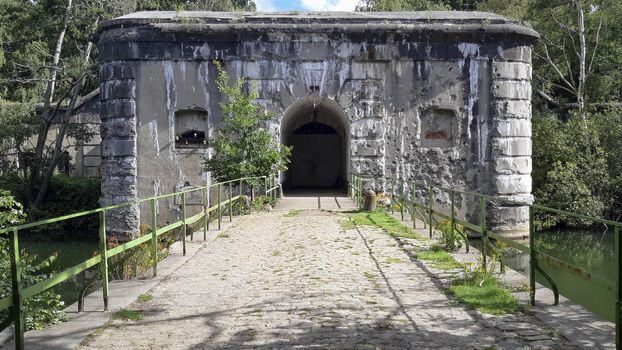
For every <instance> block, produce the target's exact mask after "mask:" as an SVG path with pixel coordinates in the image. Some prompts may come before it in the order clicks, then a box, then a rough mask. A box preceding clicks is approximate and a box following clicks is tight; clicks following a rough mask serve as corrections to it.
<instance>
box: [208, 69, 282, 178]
mask: <svg viewBox="0 0 622 350" xmlns="http://www.w3.org/2000/svg"><path fill="white" fill-rule="evenodd" d="M215 64H216V67H217V68H218V80H217V81H216V84H217V86H218V90H219V91H220V93H221V94H222V95H223V102H221V104H220V106H221V108H222V113H223V118H222V124H221V125H219V127H218V130H217V131H216V135H215V137H214V139H213V141H211V147H213V149H214V155H213V156H212V157H211V159H206V161H205V164H206V168H207V170H208V171H211V172H212V176H213V178H215V179H216V180H217V181H227V180H230V179H237V178H243V177H255V176H265V175H268V174H274V173H275V172H278V171H283V170H286V169H287V164H288V163H289V156H290V154H291V147H287V146H284V145H281V144H279V142H278V141H277V140H276V138H275V137H274V136H273V135H272V134H270V132H269V131H268V127H267V123H268V121H270V120H271V119H272V116H271V115H270V114H268V113H264V112H263V111H262V110H261V109H260V106H258V105H256V104H255V103H254V100H255V99H256V98H257V94H256V92H255V91H253V89H250V90H251V91H250V92H248V93H247V92H246V91H244V81H243V80H241V79H240V80H236V81H234V82H230V79H229V76H228V75H227V73H226V72H225V70H224V69H223V67H222V66H221V65H220V63H219V62H215ZM251 185H252V184H251Z"/></svg>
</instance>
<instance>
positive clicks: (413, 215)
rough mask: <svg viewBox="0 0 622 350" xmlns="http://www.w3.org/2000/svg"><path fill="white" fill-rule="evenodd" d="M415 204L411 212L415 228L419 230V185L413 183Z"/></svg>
mask: <svg viewBox="0 0 622 350" xmlns="http://www.w3.org/2000/svg"><path fill="white" fill-rule="evenodd" d="M412 197H413V204H412V211H411V212H410V215H411V219H412V220H413V228H417V185H416V184H415V182H414V181H413V190H412Z"/></svg>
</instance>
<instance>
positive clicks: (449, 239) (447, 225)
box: [436, 220, 464, 252]
mask: <svg viewBox="0 0 622 350" xmlns="http://www.w3.org/2000/svg"><path fill="white" fill-rule="evenodd" d="M436 229H437V230H438V231H439V232H440V233H441V245H442V247H443V249H445V250H447V251H450V252H455V251H457V250H458V249H460V248H462V244H463V242H464V238H462V236H461V235H460V234H459V233H458V232H457V230H462V232H464V226H462V225H459V224H456V230H453V229H452V228H451V221H450V220H444V221H442V222H440V223H439V224H438V225H436Z"/></svg>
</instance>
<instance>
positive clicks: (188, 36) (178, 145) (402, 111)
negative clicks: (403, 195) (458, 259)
mask: <svg viewBox="0 0 622 350" xmlns="http://www.w3.org/2000/svg"><path fill="white" fill-rule="evenodd" d="M537 39H538V34H537V33H536V32H535V31H533V30H532V29H531V28H529V27H527V26H524V25H523V24H522V23H520V22H516V21H512V20H509V19H506V18H503V17H500V16H497V15H493V14H488V13H478V12H395V13H300V14H298V13H296V14H293V13H292V14H287V13H211V12H142V13H133V14H130V15H127V16H123V17H120V18H117V19H114V20H111V21H108V22H106V23H104V24H103V25H102V26H101V28H100V30H99V32H98V33H97V34H96V36H95V37H94V39H93V40H94V41H95V42H96V43H97V45H98V47H99V52H100V59H101V70H100V77H101V90H100V99H101V120H102V124H101V134H102V176H103V184H102V192H103V197H102V200H101V202H102V204H103V205H110V204H115V203H120V202H123V201H127V200H131V199H135V198H144V197H149V196H153V195H158V194H163V193H170V192H173V191H175V190H178V189H179V188H181V187H183V186H188V185H190V186H194V185H197V186H198V185H203V184H206V183H209V182H210V174H209V173H207V172H206V171H205V170H204V166H203V159H204V158H205V157H209V156H210V152H211V150H210V137H211V136H212V135H213V134H214V131H215V130H216V129H217V128H218V126H219V124H220V123H221V121H222V118H223V115H222V113H221V111H220V105H219V103H220V102H221V101H222V96H221V94H220V93H219V92H218V89H217V87H216V84H215V79H216V77H217V70H216V67H215V65H214V61H215V60H218V61H220V62H221V63H222V64H223V66H224V67H225V69H226V70H227V72H228V73H229V75H230V76H231V77H232V78H242V79H244V80H246V81H247V82H248V83H249V87H252V86H254V87H256V89H257V92H258V96H259V98H258V99H257V103H258V104H260V105H261V106H262V108H264V109H265V111H266V112H268V113H271V114H272V115H274V119H273V121H272V122H271V123H270V125H269V128H270V130H271V131H272V133H273V134H274V137H275V138H278V139H279V140H280V141H281V142H282V143H283V144H286V145H293V146H294V151H293V155H292V161H291V167H290V169H289V170H288V171H287V172H286V173H283V174H281V181H282V183H283V185H284V186H285V187H286V188H292V189H295V188H336V189H340V188H345V183H346V181H347V179H348V176H349V175H350V174H361V175H365V176H369V177H371V178H372V179H373V180H369V181H368V182H367V183H366V184H365V186H366V187H369V188H373V189H375V190H378V191H380V190H385V189H386V188H387V186H388V183H389V182H390V181H388V180H386V179H393V178H398V179H406V180H408V181H420V182H426V183H428V184H434V185H440V186H447V187H451V186H453V187H456V188H459V189H465V190H470V191H477V192H481V193H486V194H491V195H500V196H504V197H507V198H510V199H517V200H521V201H525V200H527V201H530V200H531V198H532V197H531V194H530V193H531V175H530V174H531V84H530V80H531V46H532V45H533V44H534V43H535V41H536V40H537ZM417 195H418V198H427V193H426V189H425V188H421V189H417ZM458 199H459V203H458V207H459V208H460V215H463V216H464V217H466V218H467V219H469V220H473V221H474V222H476V221H477V220H478V217H477V215H478V214H477V213H478V212H479V207H478V205H477V203H475V202H473V201H472V198H467V197H462V196H459V197H458ZM435 201H436V202H437V203H438V204H439V205H443V203H446V202H447V201H448V195H447V194H443V193H437V194H436V196H435ZM158 211H159V214H158V215H159V216H160V217H161V218H165V219H166V218H170V221H174V220H176V219H177V217H178V215H179V208H178V203H175V201H174V200H171V201H170V202H162V203H160V205H159V208H158ZM141 212H143V213H144V214H143V216H145V217H144V218H143V220H146V221H147V222H148V219H146V218H147V217H148V215H149V211H148V210H141V208H139V207H138V206H134V207H127V208H125V209H123V210H122V211H118V212H113V213H110V215H109V217H108V223H109V225H110V231H112V232H115V233H117V234H121V235H130V236H131V235H134V234H135V233H136V232H137V231H138V227H139V223H140V219H141ZM488 220H489V222H490V225H492V227H493V228H495V229H499V230H502V231H504V232H505V233H506V234H508V235H512V234H513V233H514V234H516V233H521V234H522V233H524V232H525V230H526V227H527V222H528V213H527V208H526V207H523V206H497V207H495V209H494V211H493V212H492V214H491V215H490V217H489V218H488Z"/></svg>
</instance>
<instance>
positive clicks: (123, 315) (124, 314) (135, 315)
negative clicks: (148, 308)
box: [112, 309, 143, 321]
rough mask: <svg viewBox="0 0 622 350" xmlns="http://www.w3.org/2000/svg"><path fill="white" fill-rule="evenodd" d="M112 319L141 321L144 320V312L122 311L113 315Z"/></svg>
mask: <svg viewBox="0 0 622 350" xmlns="http://www.w3.org/2000/svg"><path fill="white" fill-rule="evenodd" d="M112 318H113V319H115V320H123V321H140V320H142V319H143V312H142V310H129V309H121V310H119V311H117V312H115V313H113V314H112Z"/></svg>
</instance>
